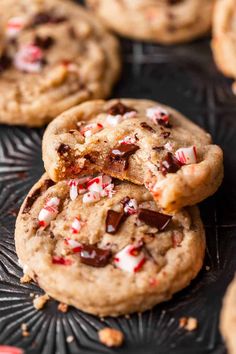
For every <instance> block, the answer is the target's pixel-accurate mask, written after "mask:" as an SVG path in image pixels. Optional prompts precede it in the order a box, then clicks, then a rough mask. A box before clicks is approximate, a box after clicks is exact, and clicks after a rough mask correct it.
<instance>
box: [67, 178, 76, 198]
mask: <svg viewBox="0 0 236 354" xmlns="http://www.w3.org/2000/svg"><path fill="white" fill-rule="evenodd" d="M68 185H69V186H70V199H71V200H75V199H76V198H77V197H78V181H77V180H76V179H71V180H70V181H69V182H68Z"/></svg>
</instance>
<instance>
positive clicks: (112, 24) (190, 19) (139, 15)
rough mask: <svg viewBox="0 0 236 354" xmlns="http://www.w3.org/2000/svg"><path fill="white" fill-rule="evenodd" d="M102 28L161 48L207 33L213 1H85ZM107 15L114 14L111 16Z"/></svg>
mask: <svg viewBox="0 0 236 354" xmlns="http://www.w3.org/2000/svg"><path fill="white" fill-rule="evenodd" d="M86 2H87V5H88V6H89V8H90V9H91V10H92V11H94V13H96V14H97V15H98V16H99V17H100V18H101V19H102V21H103V22H104V24H105V25H106V26H107V27H109V28H111V29H112V30H114V31H115V32H117V33H119V34H121V35H123V36H126V37H130V38H134V39H139V40H144V41H153V42H159V43H163V44H172V43H181V42H185V41H190V40H193V39H194V38H197V37H199V36H202V35H204V34H205V33H207V32H208V31H209V30H210V27H211V20H212V11H213V5H214V0H175V1H170V0H125V1H123V0H86ZM111 14H115V16H112V15H111Z"/></svg>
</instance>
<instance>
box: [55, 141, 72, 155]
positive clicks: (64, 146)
mask: <svg viewBox="0 0 236 354" xmlns="http://www.w3.org/2000/svg"><path fill="white" fill-rule="evenodd" d="M70 150H71V148H70V146H69V145H67V144H63V143H62V144H61V145H60V146H59V147H58V149H57V152H58V154H60V155H64V154H66V153H68V152H69V151H70Z"/></svg>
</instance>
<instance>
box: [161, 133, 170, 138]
mask: <svg viewBox="0 0 236 354" xmlns="http://www.w3.org/2000/svg"><path fill="white" fill-rule="evenodd" d="M161 136H163V138H164V139H167V138H169V136H170V132H163V133H161Z"/></svg>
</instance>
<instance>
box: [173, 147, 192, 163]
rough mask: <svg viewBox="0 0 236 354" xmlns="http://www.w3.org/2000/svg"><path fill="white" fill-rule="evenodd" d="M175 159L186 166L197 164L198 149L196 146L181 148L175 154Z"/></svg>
mask: <svg viewBox="0 0 236 354" xmlns="http://www.w3.org/2000/svg"><path fill="white" fill-rule="evenodd" d="M175 157H176V158H177V160H179V161H180V162H181V163H182V164H184V165H189V164H192V163H197V149H196V146H189V147H186V148H180V149H178V150H177V151H176V152H175Z"/></svg>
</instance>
